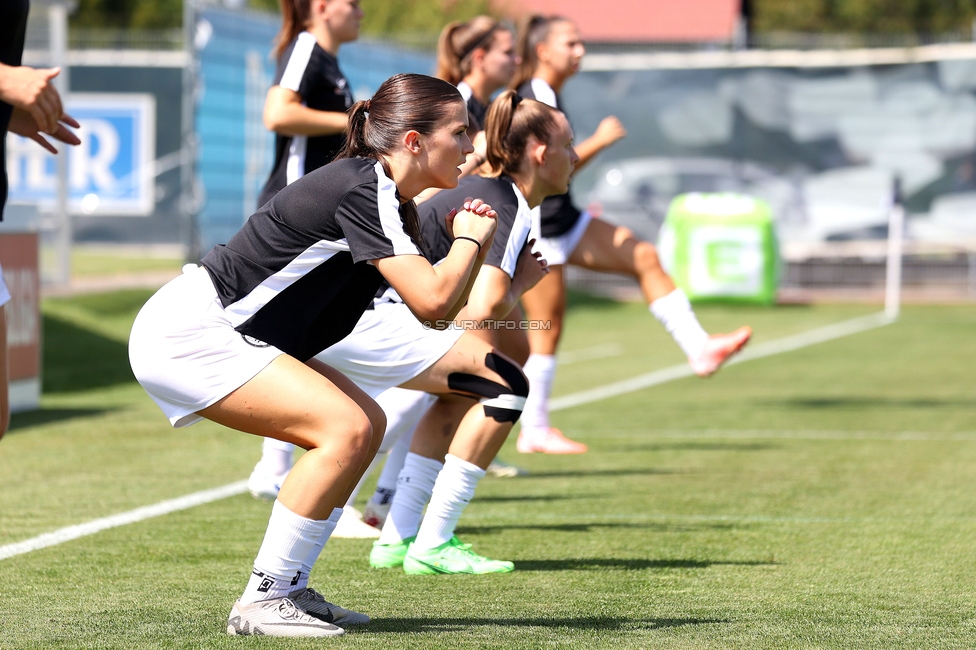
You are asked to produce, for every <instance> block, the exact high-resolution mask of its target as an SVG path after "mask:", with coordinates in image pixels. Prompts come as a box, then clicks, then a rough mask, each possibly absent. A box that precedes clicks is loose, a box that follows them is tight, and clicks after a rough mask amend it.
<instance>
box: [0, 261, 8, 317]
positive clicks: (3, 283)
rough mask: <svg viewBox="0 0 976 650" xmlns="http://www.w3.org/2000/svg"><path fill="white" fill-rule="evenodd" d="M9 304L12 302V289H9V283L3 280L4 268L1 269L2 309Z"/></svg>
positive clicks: (0, 303)
mask: <svg viewBox="0 0 976 650" xmlns="http://www.w3.org/2000/svg"><path fill="white" fill-rule="evenodd" d="M8 302H10V289H8V288H7V282H6V281H5V280H4V279H3V267H0V307H3V306H4V305H6V304H7V303H8ZM8 318H9V317H8Z"/></svg>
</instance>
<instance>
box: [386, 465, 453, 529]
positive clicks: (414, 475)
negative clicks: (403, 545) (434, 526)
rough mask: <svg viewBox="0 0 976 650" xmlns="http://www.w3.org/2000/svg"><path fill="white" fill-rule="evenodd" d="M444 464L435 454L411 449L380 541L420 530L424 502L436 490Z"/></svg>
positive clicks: (425, 502)
mask: <svg viewBox="0 0 976 650" xmlns="http://www.w3.org/2000/svg"><path fill="white" fill-rule="evenodd" d="M442 467H444V464H443V463H441V462H440V461H438V460H434V459H433V458H424V457H423V456H421V455H419V454H413V453H408V454H407V459H406V461H405V462H404V463H403V469H402V470H400V478H399V480H398V482H397V490H396V496H394V497H393V504H392V505H391V506H390V514H389V515H388V516H387V518H386V523H385V524H383V532H382V533H381V534H380V539H379V543H380V544H396V543H397V542H402V541H403V540H404V539H406V538H408V537H413V536H414V535H416V534H417V530H418V529H419V528H420V517H421V515H423V512H424V506H425V505H427V501H428V500H429V499H430V494H431V492H433V491H434V481H436V480H437V475H438V473H439V472H440V471H441V468H442Z"/></svg>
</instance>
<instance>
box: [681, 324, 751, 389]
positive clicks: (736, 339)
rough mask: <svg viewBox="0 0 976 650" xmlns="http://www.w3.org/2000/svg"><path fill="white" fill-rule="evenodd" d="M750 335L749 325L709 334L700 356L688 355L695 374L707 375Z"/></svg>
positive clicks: (742, 344) (743, 345)
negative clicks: (726, 332)
mask: <svg viewBox="0 0 976 650" xmlns="http://www.w3.org/2000/svg"><path fill="white" fill-rule="evenodd" d="M751 336H752V328H751V327H740V328H739V329H737V330H736V331H734V332H732V333H731V334H714V335H712V336H709V337H708V341H707V342H706V343H705V350H704V351H703V352H702V353H701V356H700V357H698V358H697V359H692V358H691V357H689V358H688V363H689V364H690V365H691V369H692V370H694V371H695V374H696V375H698V376H699V377H708V376H709V375H711V374H712V373H714V372H715V371H716V370H718V369H719V368H720V367H721V365H722V364H723V363H725V362H726V361H728V359H729V357H731V356H732V355H733V354H735V353H736V352H738V351H739V350H741V349H742V348H743V347H745V344H746V343H748V342H749V337H751Z"/></svg>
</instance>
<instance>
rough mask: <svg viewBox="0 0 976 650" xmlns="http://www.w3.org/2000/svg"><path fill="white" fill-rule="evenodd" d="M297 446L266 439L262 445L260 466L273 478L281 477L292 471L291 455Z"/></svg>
mask: <svg viewBox="0 0 976 650" xmlns="http://www.w3.org/2000/svg"><path fill="white" fill-rule="evenodd" d="M294 450H295V445H293V444H291V443H290V442H282V441H280V440H275V439H274V438H265V439H264V442H263V443H262V444H261V460H260V462H259V464H260V465H261V466H263V467H264V469H265V471H266V472H268V474H271V475H272V476H281V475H282V474H284V473H286V472H288V471H289V470H291V455H292V452H293V451H294Z"/></svg>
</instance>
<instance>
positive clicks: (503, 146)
mask: <svg viewBox="0 0 976 650" xmlns="http://www.w3.org/2000/svg"><path fill="white" fill-rule="evenodd" d="M557 125H558V122H557V121H556V109H554V108H552V107H550V106H547V105H546V104H543V103H542V102H539V101H536V100H534V99H522V98H521V97H519V96H518V94H516V92H515V91H514V90H506V91H505V92H503V93H502V94H500V95H499V96H498V98H497V99H495V101H493V102H492V103H491V107H490V108H489V109H488V115H487V117H486V118H485V138H486V140H487V145H488V149H487V152H486V153H487V157H488V164H489V165H490V166H491V175H492V176H501V175H502V174H513V173H517V172H518V171H519V169H520V168H521V166H522V161H523V159H524V158H525V148H526V147H527V146H528V144H529V139H530V138H531V137H535V139H536V140H538V141H539V142H542V143H546V144H548V142H549V139H550V137H551V136H552V134H553V132H554V131H555V130H556V127H557Z"/></svg>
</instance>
